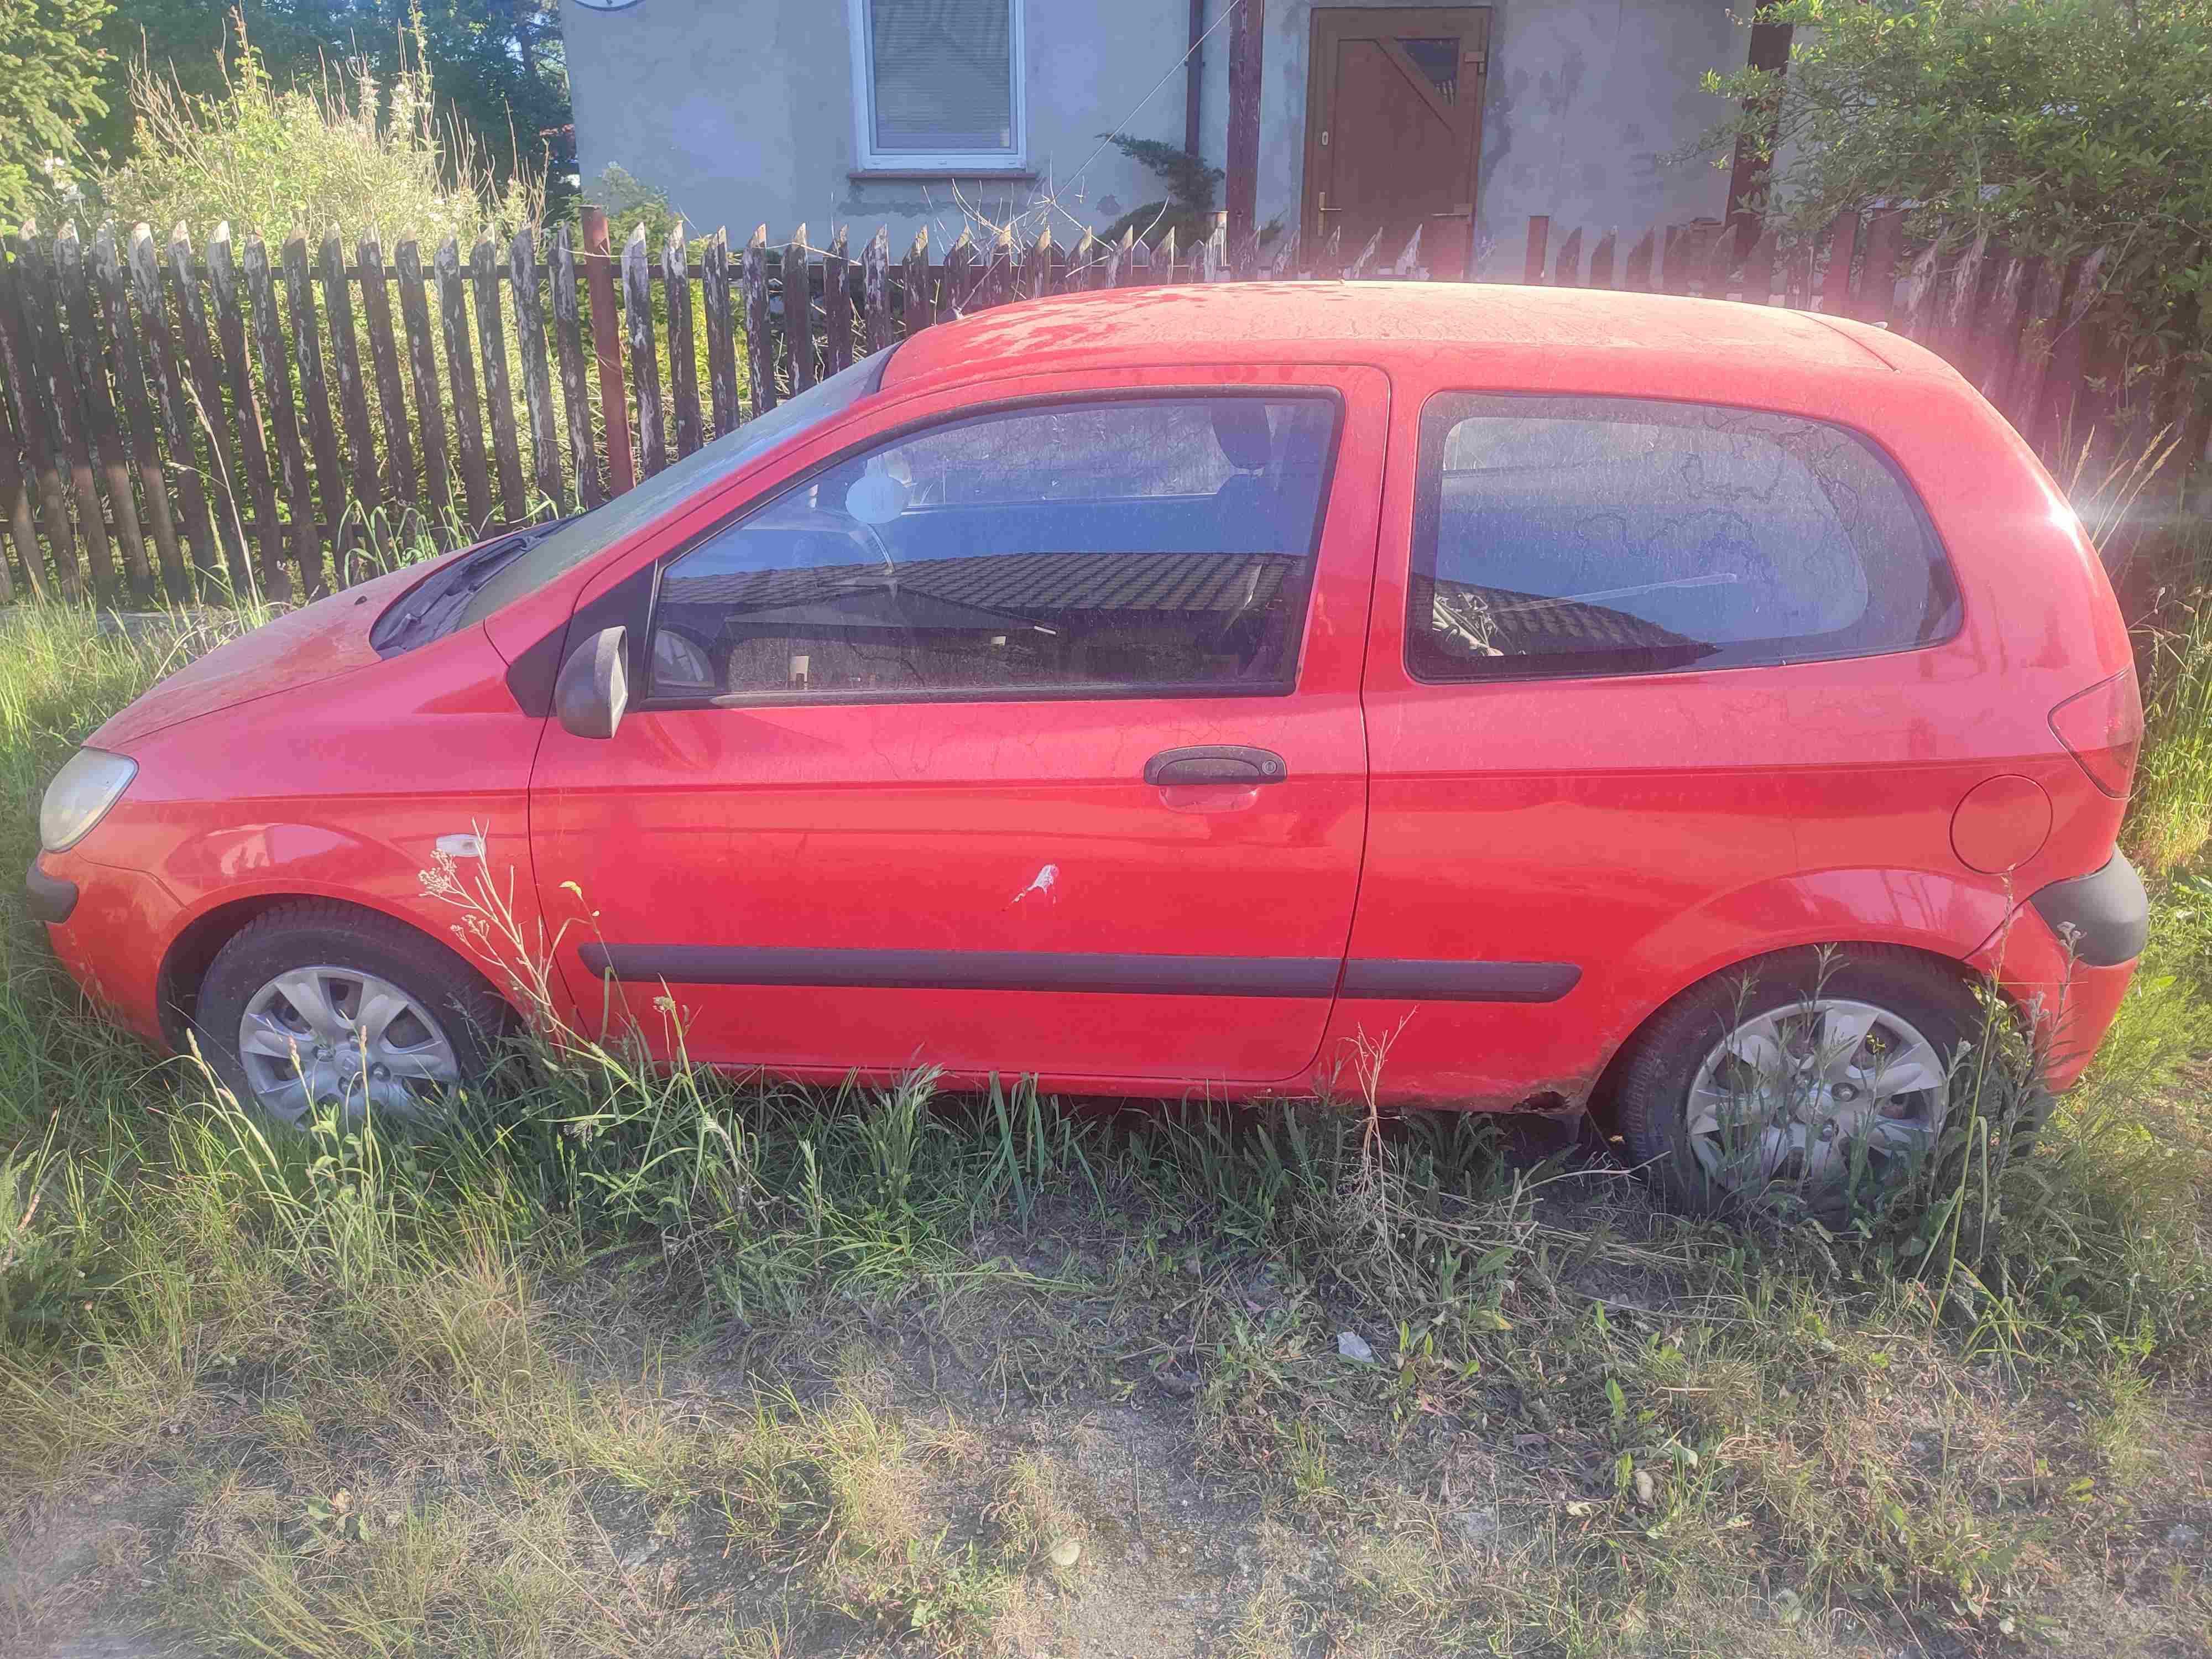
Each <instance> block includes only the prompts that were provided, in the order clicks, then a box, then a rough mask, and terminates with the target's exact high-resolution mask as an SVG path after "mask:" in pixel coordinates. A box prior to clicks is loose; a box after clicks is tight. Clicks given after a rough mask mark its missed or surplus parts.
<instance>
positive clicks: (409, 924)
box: [155, 892, 521, 1054]
mask: <svg viewBox="0 0 2212 1659" xmlns="http://www.w3.org/2000/svg"><path fill="white" fill-rule="evenodd" d="M305 903H313V904H320V905H327V906H334V907H337V908H340V909H343V910H350V911H353V912H356V913H357V914H358V915H362V916H365V917H366V916H374V917H375V918H377V919H378V920H380V921H388V922H397V923H398V925H399V926H401V927H405V928H406V929H408V930H409V931H410V933H414V934H416V936H417V937H418V938H421V939H426V940H428V942H429V943H431V944H432V945H436V946H437V947H438V948H439V949H440V950H441V951H443V952H444V953H445V954H446V955H447V956H448V957H451V958H452V959H453V961H454V962H455V963H459V965H460V967H461V968H462V969H463V970H464V971H465V972H466V973H468V974H469V975H471V976H472V977H474V978H475V979H476V980H477V982H478V983H479V984H480V985H482V986H483V988H484V989H485V990H486V991H488V992H489V993H490V994H491V995H492V996H493V997H494V998H495V999H496V1000H498V1001H499V1002H500V1003H501V1004H502V1005H504V1006H506V1007H507V1010H508V1011H509V1012H511V1013H513V1015H514V1016H515V1017H516V1018H518V1019H520V1018H521V1010H520V1009H518V1008H516V1007H515V1006H514V999H513V997H512V996H511V995H509V994H507V990H506V989H505V988H503V987H501V986H500V985H499V984H497V983H496V982H495V981H494V980H493V979H492V977H491V976H490V975H489V974H487V973H485V972H484V970H483V966H482V964H480V963H476V962H472V961H471V960H470V959H469V957H467V956H465V954H463V953H462V952H461V951H457V950H455V949H454V948H453V945H452V944H451V943H450V942H449V941H447V940H446V939H440V938H439V937H438V936H437V935H436V934H435V933H432V932H431V931H430V930H429V929H428V928H426V927H423V926H422V924H421V923H420V922H419V921H416V920H415V919H414V918H413V917H410V916H409V915H404V913H401V912H398V911H393V910H387V909H384V908H380V907H379V906H376V905H374V904H363V903H362V902H360V901H359V900H357V899H349V898H336V897H333V896H331V895H330V894H328V893H315V892H285V893H255V894H252V895H251V896H247V897H244V898H237V899H232V900H229V901H228V902H224V903H222V904H217V905H216V906H214V907H212V908H210V909H207V910H204V911H203V912H201V913H200V914H199V915H197V916H195V917H193V918H192V920H191V921H189V922H187V923H185V926H184V927H182V928H180V929H179V930H178V933H177V936H176V937H175V938H174V939H172V940H170V941H169V947H168V949H167V951H164V952H163V953H162V956H161V967H160V969H158V970H157V971H156V974H155V995H156V1004H157V1007H158V1009H159V1012H160V1018H161V1036H162V1038H163V1040H164V1041H165V1042H167V1043H168V1045H169V1047H170V1048H173V1049H174V1050H176V1051H177V1052H178V1053H179V1054H181V1053H183V1052H185V1048H186V1046H187V1037H188V1035H189V1033H190V1031H191V1024H192V1018H193V1016H194V1015H195V1014H196V1013H197V1012H198V1002H199V992H200V987H201V985H202V984H203V983H204V981H206V979H207V973H208V969H209V968H210V967H211V966H212V965H213V964H214V962H215V959H216V957H217V956H218V955H220V954H221V953H222V947H223V946H224V945H228V944H229V943H230V941H231V940H232V939H235V938H237V937H238V935H239V933H240V932H242V931H243V930H244V929H245V928H246V927H247V926H249V925H250V924H251V923H252V922H253V921H256V920H258V918H260V917H261V916H263V915H267V914H268V913H269V912H270V911H271V910H275V909H280V908H283V907H284V906H286V905H289V904H305Z"/></svg>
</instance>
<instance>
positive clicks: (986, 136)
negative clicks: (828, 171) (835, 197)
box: [852, 0, 1023, 170]
mask: <svg viewBox="0 0 2212 1659" xmlns="http://www.w3.org/2000/svg"><path fill="white" fill-rule="evenodd" d="M1021 5H1022V0H852V7H853V22H854V29H853V52H854V92H855V93H856V94H858V98H859V102H860V149H861V155H862V160H863V163H864V164H865V165H866V166H868V167H890V168H896V167H925V168H931V169H939V168H950V167H973V168H979V169H984V170H988V169H990V168H994V167H1018V166H1020V165H1021V162H1022V158H1023V135H1022V86H1021V62H1022V52H1021V46H1022V40H1021Z"/></svg>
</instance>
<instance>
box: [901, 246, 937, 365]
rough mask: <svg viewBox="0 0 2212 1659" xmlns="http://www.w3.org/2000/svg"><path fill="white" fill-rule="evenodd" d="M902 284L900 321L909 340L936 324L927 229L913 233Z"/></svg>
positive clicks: (934, 289) (934, 287)
mask: <svg viewBox="0 0 2212 1659" xmlns="http://www.w3.org/2000/svg"><path fill="white" fill-rule="evenodd" d="M905 283H906V286H905V290H904V292H903V294H902V297H901V301H900V305H899V320H900V321H901V322H902V324H904V325H905V327H906V337H907V338H908V339H909V340H911V339H912V338H913V337H915V335H917V334H919V333H921V331H922V330H924V329H925V328H927V327H929V326H930V325H932V324H933V323H934V322H936V320H937V284H936V282H935V279H934V278H933V277H932V276H931V275H930V271H929V232H928V230H927V228H924V229H921V230H917V231H916V232H915V234H914V241H913V243H912V244H911V245H910V246H908V248H907V251H906V277H905Z"/></svg>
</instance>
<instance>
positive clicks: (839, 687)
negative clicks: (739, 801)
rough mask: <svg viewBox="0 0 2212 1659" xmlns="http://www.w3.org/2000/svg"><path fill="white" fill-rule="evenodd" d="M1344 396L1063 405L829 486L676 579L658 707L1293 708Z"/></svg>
mask: <svg viewBox="0 0 2212 1659" xmlns="http://www.w3.org/2000/svg"><path fill="white" fill-rule="evenodd" d="M1335 428H1336V405H1335V402H1334V399H1333V398H1301V397H1255V396H1246V397H1217V398H1206V397H1188V396H1178V397H1159V398H1114V399H1101V400H1097V401H1091V402H1070V403H1055V404H1044V405H1034V406H1030V407H1027V408H1020V409H1012V410H999V411H995V412H993V413H990V414H985V415H979V416H971V417H969V418H967V419H964V420H956V421H952V422H947V423H945V424H944V425H941V426H936V427H931V428H926V429H924V430H921V431H919V432H914V433H909V434H908V435H905V436H903V437H901V438H897V439H895V440H893V441H890V442H889V443H886V444H884V445H883V446H882V447H878V448H876V449H874V450H872V451H869V452H868V453H865V454H861V455H857V456H854V457H853V458H851V459H848V460H846V461H843V462H841V463H839V464H838V465H835V466H832V467H830V468H829V469H827V470H826V471H821V472H818V473H816V474H815V475H813V476H812V477H810V478H808V479H807V480H806V481H805V482H804V483H800V484H799V485H797V486H795V487H794V488H793V489H789V490H787V491H785V492H784V493H783V494H782V495H778V496H776V497H775V499H774V500H772V501H768V502H765V503H763V505H762V506H760V507H757V508H755V509H753V510H752V511H751V512H750V513H747V514H745V516H744V517H743V518H741V519H738V520H736V521H735V522H733V523H732V524H730V525H728V526H726V527H725V528H723V529H721V530H720V531H717V532H714V535H712V536H711V537H709V538H708V539H707V540H706V541H705V542H703V543H702V544H699V545H698V546H696V547H695V548H693V549H692V550H690V551H689V552H687V553H685V554H684V555H683V556H681V557H679V558H678V559H676V560H675V561H674V562H672V563H671V564H670V565H669V566H668V568H667V569H666V570H665V572H664V573H663V574H662V576H661V579H660V586H659V596H658V598H657V599H656V601H655V607H654V615H653V679H652V696H653V697H654V698H655V699H657V700H660V701H666V700H669V699H677V700H700V699H709V700H711V699H714V698H720V697H744V698H760V697H792V696H803V697H816V698H818V697H822V696H872V697H884V696H891V697H899V696H917V697H919V696H991V695H994V694H996V695H1000V696H1085V695H1091V696H1096V695H1100V694H1102V693H1103V694H1113V693H1125V694H1136V693H1144V692H1170V691H1176V690H1195V691H1217V692H1244V693H1254V692H1270V691H1283V690H1289V689H1290V685H1291V678H1292V676H1293V674H1294V673H1295V671H1296V667H1297V641H1298V639H1299V636H1300V635H1301V633H1302V631H1303V623H1304V616H1305V607H1306V593H1307V590H1308V587H1309V586H1310V578H1311V574H1312V566H1313V558H1314V550H1315V544H1316V538H1317V535H1318V533H1319V529H1320V520H1321V509H1322V489H1323V483H1324V480H1325V478H1326V477H1327V473H1328V465H1329V458H1330V455H1331V453H1332V449H1333V445H1334V433H1335Z"/></svg>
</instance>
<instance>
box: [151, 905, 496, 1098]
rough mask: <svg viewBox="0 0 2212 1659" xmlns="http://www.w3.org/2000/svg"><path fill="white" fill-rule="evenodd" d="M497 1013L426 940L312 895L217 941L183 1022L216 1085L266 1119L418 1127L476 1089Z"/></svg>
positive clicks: (471, 975)
mask: <svg viewBox="0 0 2212 1659" xmlns="http://www.w3.org/2000/svg"><path fill="white" fill-rule="evenodd" d="M506 1023H507V1007H506V1005H505V1004H503V1003H502V1002H501V1000H499V998H498V997H497V996H496V995H495V994H494V993H493V992H492V990H491V988H490V987H489V986H488V985H486V984H485V983H484V981H483V979H482V977H481V976H479V975H477V974H476V973H475V972H473V971H472V970H471V969H470V968H469V966H468V964H467V963H465V962H463V961H461V960H460V958H459V957H456V956H455V955H454V954H453V952H452V951H449V950H447V949H446V947H444V946H443V945H440V944H438V943H437V942H436V941H435V940H433V939H426V938H424V937H423V936H422V934H420V933H416V932H415V931H414V930H413V929H412V928H410V927H404V926H403V925H402V924H400V923H398V922H396V921H392V920H391V919H390V918H388V917H385V916H379V915H371V914H369V913H367V912H363V911H359V910H355V909H352V908H349V907H347V906H344V905H338V904H331V903H324V902H304V903H299V904H287V905H283V906H280V907H278V908H276V909H273V910H270V911H268V912H266V913H264V915H260V916H258V917H256V918H255V919H254V920H253V921H252V922H249V923H248V924H247V925H246V927H243V928H241V929H240V931H239V933H237V934H236V935H235V936H234V938H233V939H231V940H230V942H229V943H228V944H227V945H224V946H223V948H222V951H219V952H218V953H217V954H216V959H215V962H214V963H213V964H212V965H211V966H210V968H209V969H208V974H207V977H206V979H205V980H204V981H203V982H202V984H201V987H200V994H199V999H198V1005H197V1010H196V1012H195V1013H194V1016H193V1021H192V1024H193V1029H194V1030H195V1032H196V1033H197V1036H198V1038H199V1042H200V1051H201V1053H202V1054H204V1055H206V1057H207V1060H208V1063H209V1064H210V1066H213V1067H214V1069H215V1072H216V1076H217V1077H218V1078H220V1079H222V1083H223V1084H224V1085H225V1086H226V1087H228V1089H229V1090H230V1091H232V1092H233V1093H234V1095H236V1096H237V1097H238V1098H239V1100H240V1102H242V1103H245V1104H246V1105H249V1106H251V1107H252V1108H253V1109H256V1110H257V1111H258V1112H259V1113H260V1114H261V1115H263V1116H264V1117H267V1118H270V1119H271V1120H272V1121H276V1122H280V1123H288V1124H293V1125H303V1124H307V1123H310V1122H313V1121H314V1120H315V1119H317V1118H319V1117H321V1116H323V1115H332V1114H334V1115H337V1117H339V1118H340V1119H341V1120H343V1121H347V1122H356V1121H360V1120H362V1119H363V1118H367V1117H371V1116H374V1117H380V1118H398V1119H402V1120H404V1121H410V1122H415V1123H426V1122H435V1121H439V1120H441V1119H442V1118H443V1117H445V1116H446V1115H447V1113H448V1112H449V1111H450V1110H451V1109H452V1106H453V1102H454V1099H455V1097H456V1096H457V1094H458V1093H459V1091H463V1090H467V1089H472V1088H475V1087H477V1086H478V1085H481V1084H482V1082H483V1079H484V1078H485V1076H486V1075H487V1074H488V1073H489V1071H490V1069H491V1065H492V1062H493V1060H494V1058H495V1054H496V1049H497V1042H498V1038H499V1035H500V1032H501V1030H502V1029H503V1028H504V1026H505V1024H506Z"/></svg>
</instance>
